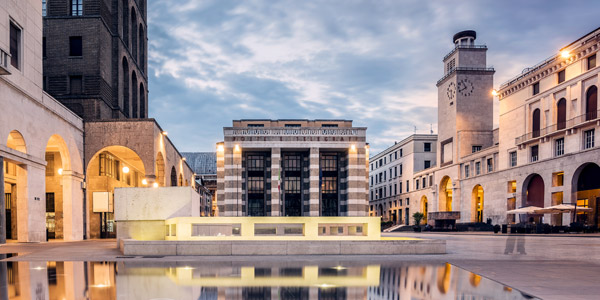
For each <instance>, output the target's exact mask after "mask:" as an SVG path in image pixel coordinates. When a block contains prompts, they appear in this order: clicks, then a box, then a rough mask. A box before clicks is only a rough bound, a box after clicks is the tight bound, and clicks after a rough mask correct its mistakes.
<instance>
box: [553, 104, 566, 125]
mask: <svg viewBox="0 0 600 300" xmlns="http://www.w3.org/2000/svg"><path fill="white" fill-rule="evenodd" d="M565 127H567V100H565V98H561V99H560V100H558V102H557V103H556V129H557V130H560V129H565Z"/></svg>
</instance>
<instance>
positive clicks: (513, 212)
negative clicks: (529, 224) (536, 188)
mask: <svg viewBox="0 0 600 300" xmlns="http://www.w3.org/2000/svg"><path fill="white" fill-rule="evenodd" d="M540 209H542V208H541V207H537V206H527V207H521V208H517V209H513V210H509V211H507V212H506V213H507V214H509V215H518V214H536V213H537V212H536V211H537V210H540Z"/></svg>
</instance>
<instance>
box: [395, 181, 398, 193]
mask: <svg viewBox="0 0 600 300" xmlns="http://www.w3.org/2000/svg"><path fill="white" fill-rule="evenodd" d="M394 195H398V184H396V183H394Z"/></svg>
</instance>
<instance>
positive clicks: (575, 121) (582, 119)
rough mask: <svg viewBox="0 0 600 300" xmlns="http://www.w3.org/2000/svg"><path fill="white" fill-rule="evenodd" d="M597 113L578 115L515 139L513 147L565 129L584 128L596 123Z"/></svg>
mask: <svg viewBox="0 0 600 300" xmlns="http://www.w3.org/2000/svg"><path fill="white" fill-rule="evenodd" d="M599 112H600V111H593V112H589V113H585V114H583V115H579V116H577V117H575V118H572V119H569V120H567V121H565V122H560V123H557V124H553V125H550V126H548V127H546V128H542V129H540V130H537V131H532V132H529V133H527V134H524V135H522V136H519V137H517V138H515V145H521V144H525V143H527V142H529V141H531V140H533V139H537V138H542V137H545V136H548V135H551V134H554V133H557V132H562V131H565V130H567V129H571V128H577V127H581V126H585V125H587V124H589V123H592V122H594V121H597V120H598V115H600V113H599Z"/></svg>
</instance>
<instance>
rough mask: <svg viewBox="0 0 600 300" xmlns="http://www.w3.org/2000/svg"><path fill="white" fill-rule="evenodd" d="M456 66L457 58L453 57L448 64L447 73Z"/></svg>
mask: <svg viewBox="0 0 600 300" xmlns="http://www.w3.org/2000/svg"><path fill="white" fill-rule="evenodd" d="M455 67H456V60H455V59H454V58H453V59H452V60H450V61H449V62H448V63H447V64H446V73H448V72H450V71H452V70H453V69H454V68H455Z"/></svg>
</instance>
